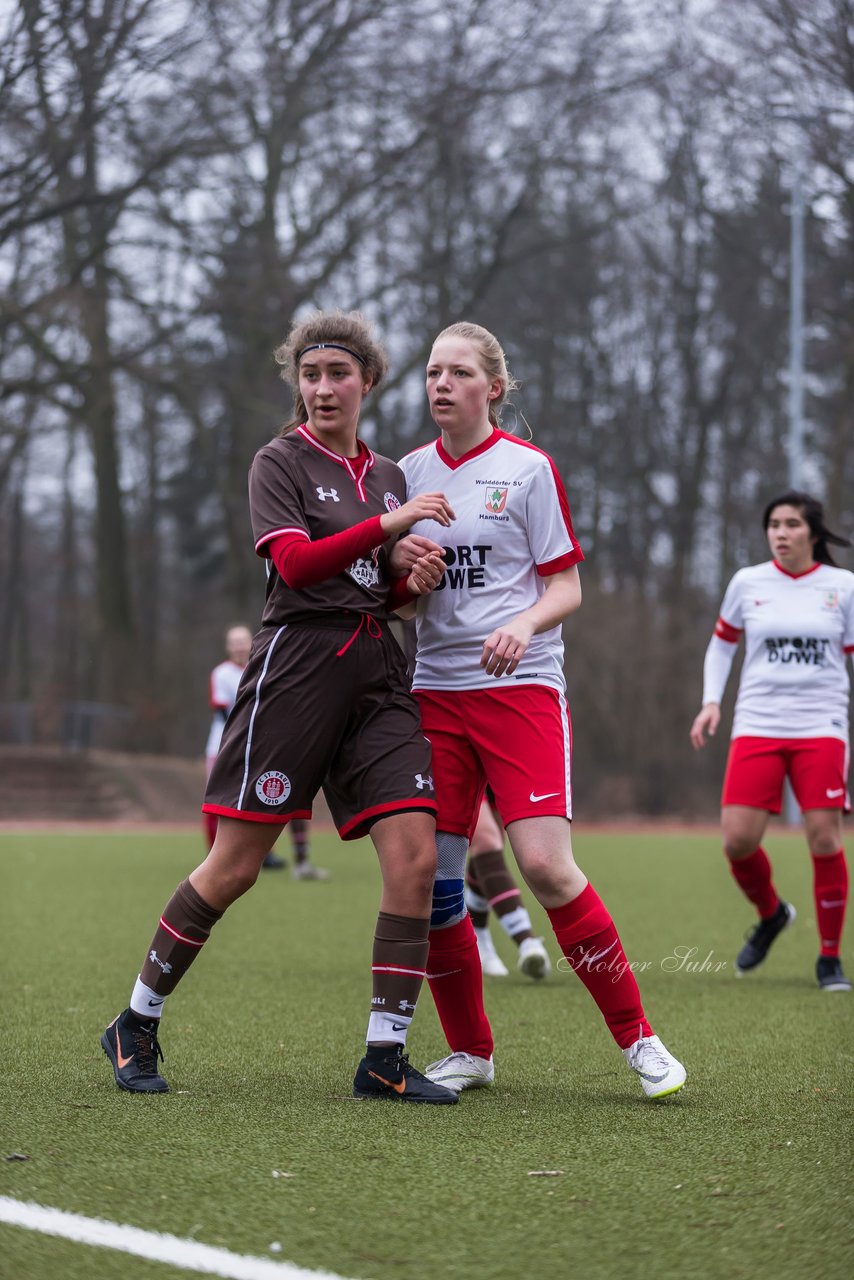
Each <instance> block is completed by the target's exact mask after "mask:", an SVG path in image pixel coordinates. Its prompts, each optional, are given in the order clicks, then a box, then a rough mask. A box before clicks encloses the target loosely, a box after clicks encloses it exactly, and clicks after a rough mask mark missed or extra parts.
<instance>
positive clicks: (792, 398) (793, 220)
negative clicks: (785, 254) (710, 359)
mask: <svg viewBox="0 0 854 1280" xmlns="http://www.w3.org/2000/svg"><path fill="white" fill-rule="evenodd" d="M797 125H798V128H797V131H796V135H795V145H794V149H793V153H792V190H791V195H790V207H789V219H790V235H789V246H790V260H789V437H788V441H787V450H786V452H787V454H788V462H789V485H790V487H791V488H792V489H800V487H801V485H802V484H803V460H804V160H805V155H804V152H805V146H804V132H803V121H802V120H798V121H797Z"/></svg>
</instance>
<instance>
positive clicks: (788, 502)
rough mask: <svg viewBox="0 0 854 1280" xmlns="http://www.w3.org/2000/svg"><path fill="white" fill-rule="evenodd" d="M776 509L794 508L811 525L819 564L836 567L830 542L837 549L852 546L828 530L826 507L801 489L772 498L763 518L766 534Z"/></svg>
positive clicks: (846, 540)
mask: <svg viewBox="0 0 854 1280" xmlns="http://www.w3.org/2000/svg"><path fill="white" fill-rule="evenodd" d="M776 507H794V508H795V509H796V510H797V511H800V513H801V515H802V516H803V518H804V519H805V520H806V522H807V524H808V525H809V529H810V533H811V534H812V536H813V537H814V538H815V543H814V546H813V555H814V556H815V558H816V560H817V561H818V563H819V564H832V565H833V566H834V567H835V566H836V561H835V560H834V558H833V556H832V555H831V554H830V552H829V551H828V549H827V544H828V542H832V543H833V545H834V546H835V547H850V546H851V540H850V538H843V537H842V535H841V534H839V533H833V532H832V531H831V530H830V529H828V527H827V525H826V524H825V523H824V507H823V506H822V504H821V503H820V502H819V500H818V498H814V497H813V496H812V494H809V493H804V492H803V491H802V490H800V489H787V490H786V492H785V493H781V494H779V495H778V496H777V497H776V498H772V499H771V501H770V502H769V503H768V506H767V507H766V508H765V511H764V513H763V516H762V528H763V529H764V530H765V531H766V533H767V531H768V525H769V523H770V521H771V516H772V513H773V512H774V510H775V508H776Z"/></svg>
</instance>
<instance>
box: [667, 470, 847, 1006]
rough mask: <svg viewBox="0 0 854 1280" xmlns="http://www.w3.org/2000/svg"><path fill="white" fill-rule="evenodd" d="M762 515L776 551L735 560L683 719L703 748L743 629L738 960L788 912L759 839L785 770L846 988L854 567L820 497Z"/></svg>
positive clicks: (829, 944)
mask: <svg viewBox="0 0 854 1280" xmlns="http://www.w3.org/2000/svg"><path fill="white" fill-rule="evenodd" d="M763 527H764V528H765V532H766V535H767V537H768V545H769V547H770V548H771V555H772V556H773V559H772V560H767V561H765V562H764V563H763V564H756V565H752V566H751V567H750V568H748V569H741V570H740V571H739V572H738V573H737V574H736V575H735V577H734V578H733V580H732V582H731V583H730V584H729V586H728V587H727V591H726V595H725V596H724V600H723V604H722V605H721V612H720V617H719V618H718V623H717V626H716V628H715V632H714V635H713V636H712V639H711V641H710V643H709V647H708V649H707V650H706V660H705V666H704V671H703V706H702V709H701V710H700V713H699V715H698V716H697V717H696V719H695V720H694V723H693V725H692V726H691V741H692V743H693V745H694V747H695V748H696V749H697V750H699V749H700V748H701V747H702V746H703V745H704V743H705V741H706V735H707V734H708V735H713V734H714V733H715V732H716V730H717V728H718V725H719V724H720V719H721V708H720V703H721V698H722V697H723V692H724V689H725V687H726V682H727V678H728V676H729V672H730V668H731V666H732V660H733V657H734V656H735V651H736V648H737V647H738V642H739V640H740V638H741V636H742V635H743V636H744V639H745V644H746V653H745V659H744V668H743V670H742V673H741V681H740V683H739V689H738V699H737V701H736V707H735V719H734V722H733V728H732V743H731V745H730V751H729V759H728V761H727V768H726V774H725V776H724V785H723V795H722V797H721V826H722V828H723V837H724V850H725V852H726V855H727V857H728V858H729V862H730V868H731V870H732V874H733V876H734V878H735V881H736V883H737V884H738V886H739V888H740V889H741V890H742V892H743V893H744V895H745V896H746V897H747V898H748V899H749V900H750V902H752V903H753V905H754V906H755V907H756V910H757V912H758V914H759V923H758V924H757V925H756V926H755V927H754V928H753V929H752V930H751V932H750V933H749V934H748V937H747V940H746V942H745V945H744V946H743V947H742V949H741V951H740V952H739V954H738V958H737V960H736V972H737V973H739V974H743V973H747V972H748V971H749V970H751V969H755V968H756V966H757V965H759V964H761V963H762V961H763V960H764V959H765V957H766V955H767V954H768V950H769V948H770V946H771V944H772V943H773V942H774V940H775V939H776V938H777V937H778V936H779V935H780V934H781V933H782V931H783V930H784V929H785V928H787V926H788V925H790V924H791V923H792V921H793V920H794V919H795V909H794V907H793V906H792V905H791V904H790V903H788V902H784V901H783V900H782V899H781V898H780V896H779V895H778V893H777V890H776V889H775V887H774V883H773V879H772V868H771V863H770V862H769V860H768V856H767V854H766V853H765V850H764V849H763V848H762V838H763V836H764V834H765V828H766V826H767V823H768V815H769V814H770V813H779V812H780V806H781V800H782V792H783V782H784V780H785V778H786V777H787V776H788V777H789V779H790V780H791V783H792V789H793V790H794V793H795V796H796V798H797V800H798V803H799V804H800V806H801V809H802V810H803V813H804V826H805V829H806V837H807V843H808V845H809V850H810V854H811V855H812V862H813V876H814V879H813V885H814V896H815V911H816V923H817V926H818V933H819V939H820V953H819V957H818V960H817V962H816V978H817V980H818V984H819V986H820V987H821V988H822V990H824V991H850V990H851V983H850V982H849V981H848V979H847V978H846V977H845V975H844V973H843V971H842V964H841V961H840V959H839V943H840V938H841V936H842V925H843V923H844V919H845V907H846V903H847V900H848V869H847V867H846V863H845V853H844V851H843V848H842V814H843V812H848V811H850V807H851V806H850V802H849V800H848V792H847V777H848V671H847V659H846V654H851V653H853V652H854V574H852V573H849V572H848V570H846V569H840V568H838V567H837V566H836V565H835V564H834V561H833V559H832V558H831V556H830V553H829V551H828V549H827V544H828V543H835V544H836V545H837V546H843V547H848V546H850V545H851V543H850V542H849V541H848V539H847V538H841V537H839V535H838V534H835V533H832V532H831V531H830V530H829V529H827V528H826V527H825V523H824V511H823V509H822V506H821V503H820V502H818V501H817V500H816V499H815V498H813V497H811V496H810V495H809V494H808V493H801V492H799V491H797V490H790V491H789V492H787V493H783V494H780V496H779V497H777V498H774V500H773V501H772V502H769V503H768V506H767V507H766V508H765V513H764V516H763Z"/></svg>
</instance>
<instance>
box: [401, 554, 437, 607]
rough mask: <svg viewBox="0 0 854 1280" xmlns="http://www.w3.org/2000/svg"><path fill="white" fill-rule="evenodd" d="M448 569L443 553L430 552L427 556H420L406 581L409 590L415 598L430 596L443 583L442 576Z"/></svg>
mask: <svg viewBox="0 0 854 1280" xmlns="http://www.w3.org/2000/svg"><path fill="white" fill-rule="evenodd" d="M446 568H447V565H446V564H445V561H444V560H443V559H442V555H441V551H440V552H439V554H437V553H436V552H435V551H430V552H428V554H427V555H426V556H419V558H418V559H417V560H416V561H415V564H414V565H413V566H412V569H411V570H410V573H409V576H408V578H407V579H406V586H407V588H408V590H409V591H411V592H412V594H413V595H414V596H427V595H429V594H430V592H431V591H434V590H435V589H436V587H437V586H438V585H439V583H440V582H441V581H442V574H443V573H444V572H445V569H446Z"/></svg>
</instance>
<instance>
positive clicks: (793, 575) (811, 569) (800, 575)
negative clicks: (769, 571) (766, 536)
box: [771, 560, 821, 578]
mask: <svg viewBox="0 0 854 1280" xmlns="http://www.w3.org/2000/svg"><path fill="white" fill-rule="evenodd" d="M771 563H772V564H773V566H774V568H775V569H779V570H780V572H781V573H785V575H786V577H787V578H805V577H806V576H807V574H810V573H815V571H816V569H820V568H821V561H820V560H816V562H815V564H811V565H810V567H809V568H808V569H804V571H803V573H789V570H788V569H784V568H783V566H782V565H781V564H778V563H777V561H776V560H772V561H771Z"/></svg>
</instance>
